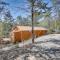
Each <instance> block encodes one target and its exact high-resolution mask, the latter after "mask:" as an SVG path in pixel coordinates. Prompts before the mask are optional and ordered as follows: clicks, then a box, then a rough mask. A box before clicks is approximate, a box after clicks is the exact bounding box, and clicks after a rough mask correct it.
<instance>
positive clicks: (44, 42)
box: [0, 34, 60, 60]
mask: <svg viewBox="0 0 60 60" xmlns="http://www.w3.org/2000/svg"><path fill="white" fill-rule="evenodd" d="M31 42H32V41H31V39H30V40H28V41H25V42H24V43H23V42H22V43H18V44H12V43H10V44H7V45H6V46H5V47H3V48H0V60H60V34H50V35H45V36H41V37H38V38H36V39H35V43H34V44H32V43H31Z"/></svg>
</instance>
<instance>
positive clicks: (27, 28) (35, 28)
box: [13, 26, 47, 31]
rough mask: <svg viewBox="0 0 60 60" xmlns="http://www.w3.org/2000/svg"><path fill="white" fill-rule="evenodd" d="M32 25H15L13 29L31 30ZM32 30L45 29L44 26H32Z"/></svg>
mask: <svg viewBox="0 0 60 60" xmlns="http://www.w3.org/2000/svg"><path fill="white" fill-rule="evenodd" d="M31 30H32V27H31V26H16V27H15V29H13V31H31ZM34 30H47V29H46V28H44V27H34Z"/></svg>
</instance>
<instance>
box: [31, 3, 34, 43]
mask: <svg viewBox="0 0 60 60" xmlns="http://www.w3.org/2000/svg"><path fill="white" fill-rule="evenodd" d="M32 4H33V5H34V3H32ZM33 7H34V6H32V10H31V14H32V43H34V9H33Z"/></svg>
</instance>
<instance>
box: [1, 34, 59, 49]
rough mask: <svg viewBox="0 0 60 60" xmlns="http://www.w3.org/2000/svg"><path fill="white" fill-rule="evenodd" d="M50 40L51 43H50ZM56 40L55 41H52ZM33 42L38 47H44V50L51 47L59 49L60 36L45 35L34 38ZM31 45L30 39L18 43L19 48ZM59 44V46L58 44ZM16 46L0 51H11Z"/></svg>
mask: <svg viewBox="0 0 60 60" xmlns="http://www.w3.org/2000/svg"><path fill="white" fill-rule="evenodd" d="M50 40H51V41H50ZM54 40H56V41H54ZM35 42H37V43H38V44H37V45H39V46H42V47H44V48H45V47H46V48H52V47H60V34H50V35H45V36H41V37H38V38H35ZM31 43H32V39H29V40H27V41H24V42H21V43H18V46H19V47H22V46H24V45H28V44H31ZM58 43H59V44H58ZM15 46H16V45H13V46H10V47H5V48H2V50H9V49H12V47H15Z"/></svg>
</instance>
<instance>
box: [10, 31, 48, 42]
mask: <svg viewBox="0 0 60 60" xmlns="http://www.w3.org/2000/svg"><path fill="white" fill-rule="evenodd" d="M46 33H47V30H34V35H35V37H39V36H42V35H45V34H46ZM11 36H13V37H12V40H13V42H21V41H24V40H28V39H29V38H31V37H32V32H31V31H18V32H13V34H12V35H11Z"/></svg>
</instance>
